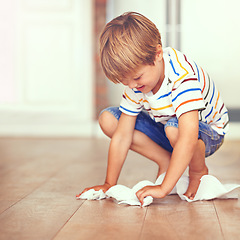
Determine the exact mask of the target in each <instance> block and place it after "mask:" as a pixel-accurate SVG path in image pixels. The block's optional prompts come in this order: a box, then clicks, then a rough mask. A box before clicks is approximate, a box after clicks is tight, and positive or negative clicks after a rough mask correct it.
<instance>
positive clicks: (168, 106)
mask: <svg viewBox="0 0 240 240" xmlns="http://www.w3.org/2000/svg"><path fill="white" fill-rule="evenodd" d="M170 107H172V104H170V105H167V106H165V107H160V108H151V109H152V110H157V111H158V110H163V109H166V108H170Z"/></svg>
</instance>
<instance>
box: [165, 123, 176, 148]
mask: <svg viewBox="0 0 240 240" xmlns="http://www.w3.org/2000/svg"><path fill="white" fill-rule="evenodd" d="M165 133H166V136H167V138H168V140H169V142H170V144H171V146H172V147H174V146H175V144H176V142H177V139H178V128H176V127H170V126H168V127H166V128H165Z"/></svg>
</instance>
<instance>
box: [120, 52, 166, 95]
mask: <svg viewBox="0 0 240 240" xmlns="http://www.w3.org/2000/svg"><path fill="white" fill-rule="evenodd" d="M163 80H164V61H163V57H162V50H161V51H160V52H157V55H156V59H155V61H154V65H142V66H140V67H139V68H138V69H137V71H135V73H134V74H130V75H129V76H127V77H126V78H125V79H123V80H122V81H121V82H122V84H124V85H125V86H129V87H130V88H136V89H137V90H138V91H141V92H142V93H148V92H150V91H152V92H153V94H155V93H156V92H157V91H158V90H159V88H160V86H161V84H162V82H163Z"/></svg>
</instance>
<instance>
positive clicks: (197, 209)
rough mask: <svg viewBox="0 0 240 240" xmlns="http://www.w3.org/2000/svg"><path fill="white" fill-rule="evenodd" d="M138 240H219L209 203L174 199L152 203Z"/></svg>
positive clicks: (216, 221) (212, 209)
mask: <svg viewBox="0 0 240 240" xmlns="http://www.w3.org/2000/svg"><path fill="white" fill-rule="evenodd" d="M141 239H142V240H145V239H146V240H147V239H169V240H171V239H173V240H175V239H194V240H195V239H196V240H198V239H199V240H202V239H219V240H220V239H223V237H222V234H221V228H220V226H219V223H218V217H217V214H216V211H215V208H214V205H213V203H212V201H205V202H204V201H200V202H194V203H188V202H185V201H182V200H180V199H179V198H178V197H177V196H167V197H166V198H165V199H162V200H157V201H155V204H153V205H151V206H150V207H149V209H148V211H147V215H146V219H145V222H144V227H143V231H142V236H141Z"/></svg>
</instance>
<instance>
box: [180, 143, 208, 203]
mask: <svg viewBox="0 0 240 240" xmlns="http://www.w3.org/2000/svg"><path fill="white" fill-rule="evenodd" d="M207 174H208V168H207V166H206V163H205V144H204V142H203V141H202V140H201V139H199V140H198V143H197V148H196V151H195V153H194V155H193V158H192V160H191V162H190V164H189V185H188V189H187V191H186V193H185V194H184V195H185V196H187V197H188V198H190V199H193V198H194V197H195V195H196V193H197V190H198V187H199V184H200V179H201V177H202V176H203V175H207Z"/></svg>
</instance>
